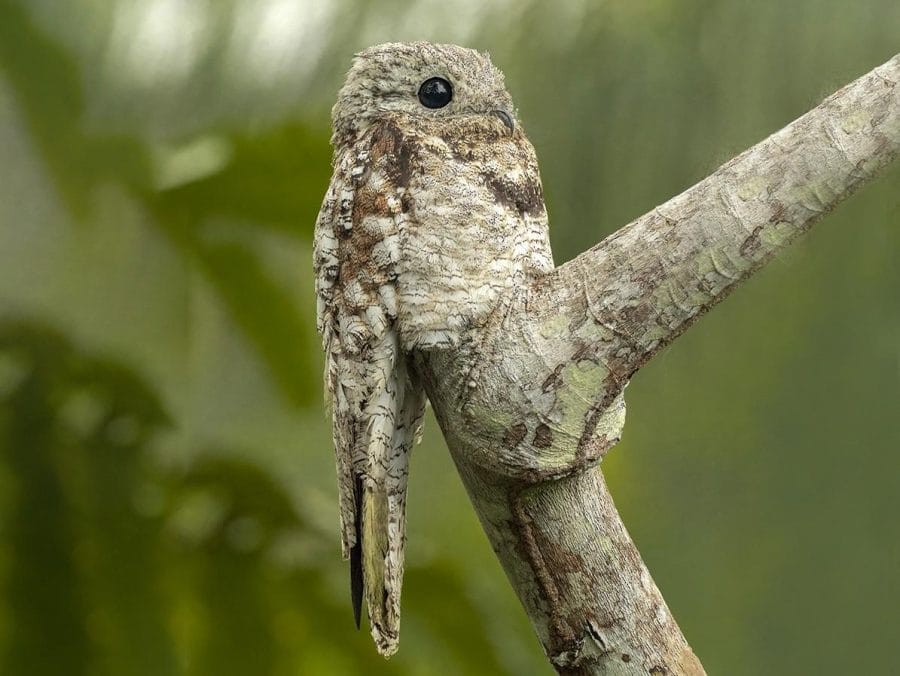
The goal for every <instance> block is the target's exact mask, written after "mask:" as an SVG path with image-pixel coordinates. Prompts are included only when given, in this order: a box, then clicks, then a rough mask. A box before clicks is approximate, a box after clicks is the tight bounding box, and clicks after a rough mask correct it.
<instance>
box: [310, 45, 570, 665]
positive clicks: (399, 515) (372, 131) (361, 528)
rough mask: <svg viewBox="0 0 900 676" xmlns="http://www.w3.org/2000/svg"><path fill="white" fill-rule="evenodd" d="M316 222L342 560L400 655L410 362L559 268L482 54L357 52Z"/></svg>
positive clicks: (415, 48)
mask: <svg viewBox="0 0 900 676" xmlns="http://www.w3.org/2000/svg"><path fill="white" fill-rule="evenodd" d="M332 118H333V132H334V133H333V136H332V145H333V146H334V160H333V176H332V179H331V184H330V186H329V188H328V192H327V194H326V195H325V200H324V203H323V204H322V209H321V211H320V213H319V217H318V221H317V222H316V232H315V251H314V263H315V270H316V292H317V295H318V329H319V332H320V333H321V335H322V342H323V346H324V349H325V355H326V366H325V384H326V392H327V396H329V397H330V399H331V406H332V416H333V434H334V449H335V456H336V459H337V472H338V484H339V489H340V514H341V528H342V540H343V553H344V556H345V558H349V559H350V568H351V589H352V596H353V605H354V612H355V616H356V621H357V625H358V624H359V617H360V608H361V604H362V597H363V596H364V597H365V599H366V605H367V608H368V615H369V620H370V624H371V629H372V635H373V637H374V638H375V642H376V645H377V646H378V649H379V651H380V652H382V653H383V654H385V655H389V654H391V653H393V652H394V651H395V650H396V649H397V641H398V633H399V627H400V586H401V582H402V577H403V552H404V544H405V537H406V535H405V530H406V486H407V478H408V475H409V457H410V450H411V448H412V446H413V443H414V441H415V439H416V438H417V436H418V435H419V432H420V428H421V425H422V416H423V413H424V410H425V402H426V394H425V391H424V387H423V384H422V383H421V380H420V378H419V377H418V375H417V373H416V368H415V357H416V355H417V353H427V352H430V351H445V350H458V349H460V348H461V346H462V345H464V344H465V343H466V341H467V337H468V336H469V335H470V333H471V332H472V331H473V329H477V328H478V327H480V326H483V325H484V324H485V323H486V322H488V321H489V319H490V318H491V317H492V316H496V314H497V313H499V312H502V310H503V308H504V307H505V305H504V304H505V303H506V300H507V299H508V298H509V296H510V294H511V293H512V292H513V290H514V289H516V288H517V287H521V286H523V285H524V284H526V283H527V282H528V280H529V278H531V277H534V276H536V275H541V274H545V273H546V272H548V271H550V270H551V269H552V268H553V262H552V258H551V253H550V245H549V241H548V237H547V214H546V210H545V208H544V199H543V192H542V189H541V181H540V176H539V174H538V166H537V160H536V158H535V154H534V149H533V148H532V146H531V144H530V143H529V142H528V139H527V138H526V137H525V134H524V132H523V131H522V127H521V125H520V124H519V122H518V121H517V119H516V114H515V111H514V108H513V104H512V99H511V98H510V96H509V94H508V93H507V92H506V88H505V86H504V82H503V75H502V73H500V71H498V70H497V69H496V68H495V67H494V66H493V65H492V64H491V61H490V59H489V58H488V56H487V55H485V54H481V53H479V52H476V51H473V50H471V49H464V48H462V47H456V46H454V45H437V44H429V43H424V42H416V43H409V44H403V43H391V44H383V45H378V46H376V47H372V48H370V49H367V50H365V51H364V52H362V53H360V54H358V55H357V56H356V58H355V60H354V61H353V65H352V67H351V68H350V71H349V73H348V75H347V80H346V82H345V84H344V86H343V88H342V89H341V90H340V93H339V95H338V100H337V103H336V104H335V106H334V108H333V110H332Z"/></svg>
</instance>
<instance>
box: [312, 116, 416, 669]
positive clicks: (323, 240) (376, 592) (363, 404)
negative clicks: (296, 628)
mask: <svg viewBox="0 0 900 676" xmlns="http://www.w3.org/2000/svg"><path fill="white" fill-rule="evenodd" d="M398 142H399V141H398V139H397V138H396V137H394V136H392V135H391V133H389V132H386V131H385V130H384V129H382V128H378V127H375V128H373V129H370V130H369V132H368V133H367V134H366V135H364V136H363V137H362V138H361V139H360V140H359V141H358V142H357V143H356V144H354V145H353V146H352V147H351V148H347V149H345V150H344V151H343V152H341V153H340V154H338V155H337V156H336V158H335V165H334V176H333V178H332V182H331V185H330V186H329V189H328V193H327V194H326V196H325V201H324V203H323V205H322V209H321V211H320V213H319V218H318V220H317V222H316V234H315V248H314V264H315V269H316V291H317V296H318V298H317V301H318V304H317V325H318V328H319V332H320V333H321V335H322V341H323V345H324V348H325V355H326V365H325V386H326V391H327V395H328V396H330V399H331V406H332V418H333V436H334V448H335V457H336V461H337V473H338V485H339V490H340V512H341V531H342V542H343V553H344V557H345V558H349V559H350V569H351V591H352V596H353V605H354V613H355V617H356V621H357V626H358V625H359V616H360V608H361V600H362V597H363V596H365V598H366V601H367V606H368V611H369V620H370V624H371V629H372V635H373V637H374V638H375V642H376V645H377V646H378V649H379V651H380V652H382V653H383V654H385V655H389V654H391V653H393V652H394V651H395V650H396V648H397V641H398V636H399V627H400V589H401V584H402V577H403V554H404V546H405V538H406V533H405V531H406V485H407V479H408V476H409V454H410V450H411V447H412V444H413V441H414V438H415V436H416V433H417V431H418V427H419V426H420V425H421V420H422V415H423V412H424V407H425V394H424V391H423V388H422V386H421V384H420V383H419V382H418V381H417V380H416V378H415V376H414V374H413V373H412V371H411V369H410V368H409V365H408V362H407V355H406V354H405V353H404V352H403V350H402V349H401V344H400V336H399V330H398V327H397V293H396V278H397V271H396V265H397V262H398V260H399V256H400V246H401V237H400V234H401V233H400V230H401V226H402V219H403V218H404V217H405V215H404V214H403V207H402V198H403V191H404V189H405V187H404V186H403V185H402V184H401V183H402V181H401V177H402V173H403V172H400V171H398V169H397V167H396V163H397V161H398V156H399V155H398V153H397V152H396V150H397V148H396V147H395V146H396V143H398Z"/></svg>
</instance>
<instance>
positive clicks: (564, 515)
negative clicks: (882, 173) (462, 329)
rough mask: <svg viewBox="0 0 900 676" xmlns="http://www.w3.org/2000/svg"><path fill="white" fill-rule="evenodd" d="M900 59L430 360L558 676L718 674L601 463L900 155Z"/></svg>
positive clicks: (481, 506) (474, 485)
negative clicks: (639, 541) (749, 301)
mask: <svg viewBox="0 0 900 676" xmlns="http://www.w3.org/2000/svg"><path fill="white" fill-rule="evenodd" d="M898 82H900V55H898V56H895V57H894V58H893V59H891V60H890V61H888V62H887V63H886V64H885V65H883V66H881V67H880V68H876V69H875V70H873V71H872V72H870V73H869V74H867V75H865V76H863V77H862V78H860V79H859V80H857V81H856V82H854V83H852V84H850V85H848V86H847V87H845V88H843V89H842V90H840V91H839V92H837V93H836V94H834V95H833V96H831V97H829V98H828V99H827V100H826V101H825V102H823V103H822V104H821V105H820V106H818V107H817V108H816V109H814V110H813V111H811V112H809V113H808V114H806V115H804V116H803V117H801V118H800V119H798V120H797V121H795V122H793V123H792V124H790V125H789V126H787V127H785V128H784V129H783V130H781V131H780V132H778V133H776V134H774V135H772V136H771V137H769V138H768V139H766V140H765V141H763V142H762V143H760V144H758V145H756V146H754V147H753V148H751V149H750V150H748V151H746V152H744V153H743V154H741V155H739V156H738V157H736V158H735V159H733V160H731V161H730V162H728V163H726V164H725V165H723V166H722V167H721V168H720V169H719V170H718V171H716V172H715V173H714V174H713V175H711V176H710V177H708V178H706V179H705V180H703V181H701V182H700V183H698V184H697V185H696V186H694V187H692V188H690V189H689V190H687V191H685V192H684V193H682V194H681V195H679V196H677V197H675V198H673V199H672V200H670V201H669V202H667V203H666V204H664V205H663V206H661V207H659V208H657V209H654V210H653V211H652V212H650V213H649V214H647V215H645V216H643V217H641V218H639V219H637V220H636V221H634V222H633V223H631V224H629V225H627V226H625V227H624V228H622V229H621V230H619V231H618V232H616V233H615V234H613V235H612V236H611V237H608V238H607V239H606V240H604V241H603V242H601V243H600V244H598V245H597V246H595V247H594V248H592V249H591V250H590V251H587V252H586V253H584V254H582V255H581V256H579V257H578V258H576V259H574V260H572V261H571V262H569V263H567V264H565V265H563V266H561V267H560V268H558V269H557V270H556V271H554V272H553V273H551V274H549V275H547V276H546V277H543V278H541V279H539V280H536V282H535V283H534V285H533V286H532V287H531V288H526V289H520V290H517V291H516V293H515V294H514V295H513V296H512V297H511V298H509V299H508V301H507V303H506V304H505V305H504V307H503V308H502V309H503V311H502V312H498V313H497V318H496V321H494V322H492V323H491V324H490V325H488V326H486V327H480V328H475V329H472V333H471V335H470V336H469V337H468V339H467V340H466V341H465V342H464V347H463V348H462V349H460V350H458V351H456V352H454V353H449V352H430V353H423V354H418V355H416V357H415V359H416V368H417V370H418V372H419V373H420V374H421V375H422V377H423V379H424V382H425V385H426V388H427V390H428V395H429V398H430V399H431V402H432V404H433V406H434V410H435V413H436V415H437V418H438V421H439V423H440V425H441V429H442V431H443V432H444V436H445V438H446V440H447V444H448V446H449V448H450V452H451V454H452V456H453V459H454V461H455V462H456V465H457V467H458V469H459V472H460V475H461V477H462V479H463V482H464V483H465V485H466V488H467V490H468V492H469V496H470V498H471V500H472V503H473V505H474V506H475V509H476V511H477V512H478V515H479V518H480V519H481V523H482V525H483V527H484V530H485V532H486V533H487V535H488V537H489V539H490V540H491V543H492V545H493V547H494V550H495V551H496V552H497V556H498V557H499V558H500V561H501V563H502V564H503V566H504V569H505V570H506V573H507V575H508V577H509V579H510V581H511V582H512V585H513V587H514V588H515V590H516V592H517V594H518V595H519V598H520V599H521V601H522V604H523V605H524V606H525V609H526V611H527V612H528V614H529V616H530V618H531V620H532V623H533V624H534V627H535V629H536V631H537V633H538V636H539V637H540V639H541V642H542V643H543V645H544V649H545V651H546V652H547V655H548V657H549V658H550V660H551V662H552V664H553V665H554V667H555V668H556V669H557V670H558V671H559V672H560V673H566V674H617V675H619V674H635V675H637V674H644V675H646V674H652V675H655V676H662V675H668V676H672V675H675V674H678V675H685V674H686V675H694V674H703V673H704V671H703V667H702V666H701V664H700V662H699V660H698V659H697V658H696V656H695V655H694V654H693V652H692V651H691V649H690V648H689V647H688V645H687V642H686V641H685V639H684V637H683V636H682V634H681V631H680V630H679V628H678V625H677V624H676V622H675V620H674V619H673V617H672V615H671V613H670V612H669V609H668V608H667V607H666V604H665V601H664V600H663V598H662V596H661V594H660V592H659V590H658V589H657V587H656V585H655V584H654V582H653V580H652V579H651V577H650V574H649V573H648V572H647V569H646V568H645V566H644V564H643V562H642V561H641V557H640V554H639V553H638V551H637V549H636V547H635V546H634V543H633V542H632V541H631V539H630V538H629V537H628V533H627V531H626V530H625V527H624V525H623V524H622V522H621V519H620V518H619V515H618V513H617V511H616V509H615V506H614V505H613V502H612V499H611V497H610V495H609V493H608V491H607V489H606V485H605V483H604V481H603V476H602V474H601V472H600V470H599V468H597V467H595V465H596V463H597V462H598V461H599V460H600V459H601V458H602V457H603V455H604V454H605V453H606V452H607V451H608V449H609V448H611V447H612V446H613V445H614V444H615V443H616V442H617V441H618V439H619V435H620V433H621V429H622V425H623V424H624V419H625V404H624V400H623V398H622V394H623V390H624V388H625V386H626V384H627V382H628V379H629V378H630V377H631V376H632V375H633V374H634V373H635V371H636V370H637V369H638V368H640V367H641V366H642V365H643V364H644V363H646V361H647V360H648V359H650V358H651V357H652V356H653V355H654V354H655V353H656V352H657V351H658V350H659V349H660V348H661V347H662V346H664V345H666V344H668V343H670V342H671V341H672V340H673V339H674V338H675V337H677V336H678V335H679V334H680V333H681V332H682V331H684V329H685V328H686V327H687V326H689V325H690V324H691V322H692V321H693V320H694V319H695V318H696V317H698V316H699V315H701V314H702V313H703V312H705V311H706V310H707V309H709V308H710V307H711V306H712V305H714V304H715V303H716V302H718V301H719V300H721V299H722V298H724V297H725V296H726V295H727V294H728V293H729V292H730V291H731V290H733V289H734V288H735V287H736V286H737V285H738V283H739V282H741V281H742V280H744V279H745V278H747V277H748V276H749V275H750V274H751V273H752V272H753V271H755V270H757V269H759V268H760V267H761V266H762V265H763V264H764V263H765V262H766V261H768V260H770V259H771V258H772V257H773V255H775V254H776V253H777V251H778V250H780V249H781V248H783V247H784V246H786V245H787V244H789V243H790V242H791V241H793V240H794V239H795V238H796V237H797V236H798V235H799V234H800V233H802V232H804V231H805V230H807V229H808V228H809V227H810V226H811V225H812V224H813V223H814V222H815V221H817V220H818V219H819V218H821V217H822V216H823V215H824V214H826V213H827V212H828V211H830V210H831V209H832V208H833V207H834V206H835V205H836V204H837V203H838V202H840V201H841V200H842V199H844V198H845V197H847V196H848V195H850V194H851V193H852V192H853V191H854V190H856V189H857V188H859V187H860V186H861V185H862V184H863V183H865V182H866V181H867V180H870V179H871V178H872V177H874V176H875V175H876V174H877V173H878V171H879V170H880V169H882V168H884V167H885V166H887V165H888V164H889V163H890V162H891V161H892V160H893V159H895V158H896V157H897V155H898V152H900V87H898V86H897V83H898Z"/></svg>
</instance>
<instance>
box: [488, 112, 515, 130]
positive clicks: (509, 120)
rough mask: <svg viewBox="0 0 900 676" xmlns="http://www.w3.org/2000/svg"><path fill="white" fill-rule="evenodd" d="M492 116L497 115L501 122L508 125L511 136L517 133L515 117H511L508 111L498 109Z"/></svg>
mask: <svg viewBox="0 0 900 676" xmlns="http://www.w3.org/2000/svg"><path fill="white" fill-rule="evenodd" d="M491 114H492V115H496V116H497V117H499V118H500V120H501V121H502V122H503V124H505V125H506V127H507V129H509V133H510V134H511V133H513V131H515V129H516V123H515V121H514V120H513V116H512V115H510V114H509V113H508V112H507V111H505V110H503V109H501V108H498V109H497V110H492V111H491Z"/></svg>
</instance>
